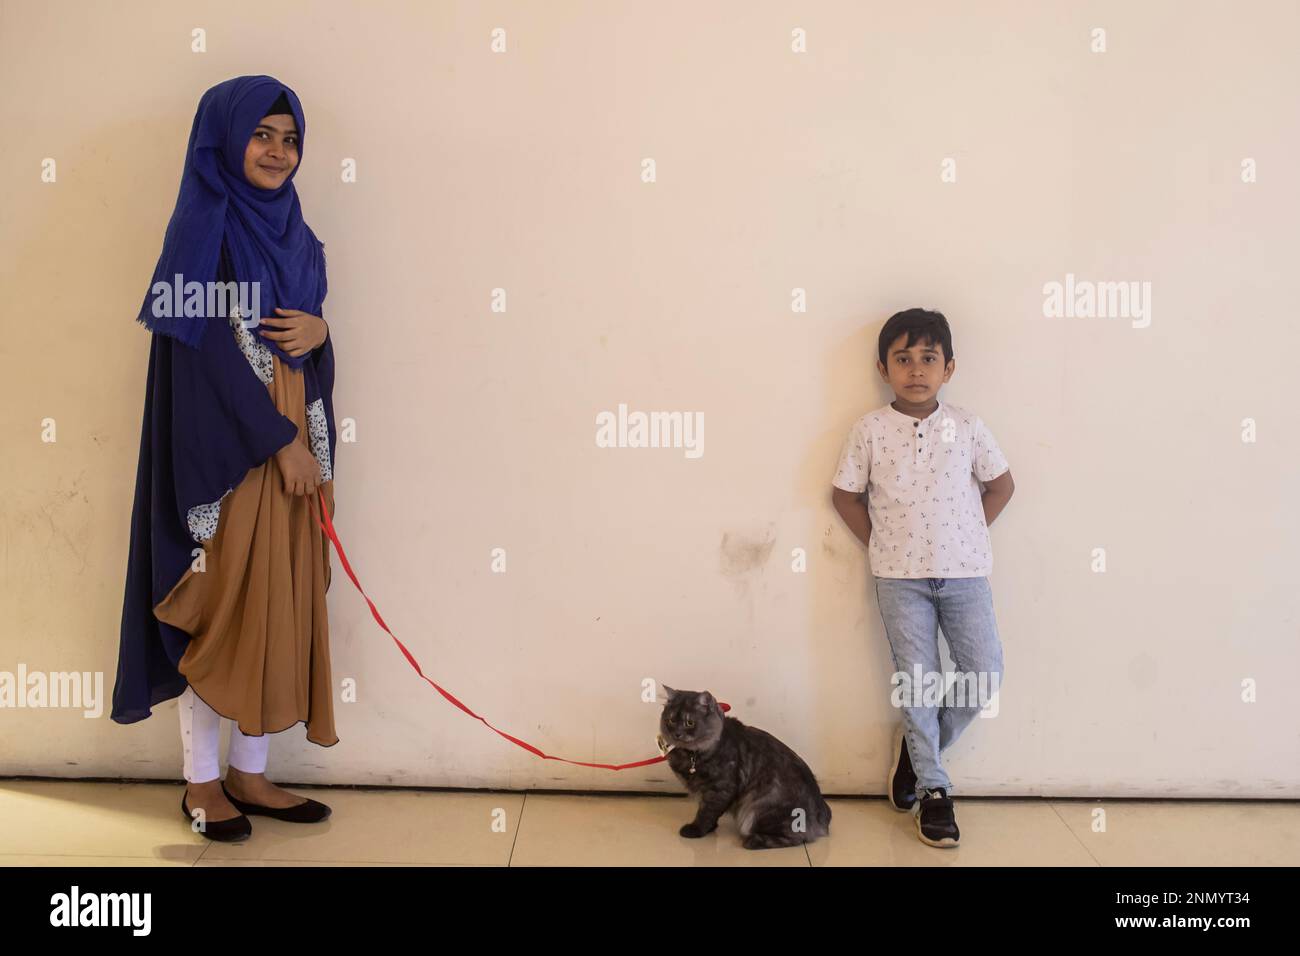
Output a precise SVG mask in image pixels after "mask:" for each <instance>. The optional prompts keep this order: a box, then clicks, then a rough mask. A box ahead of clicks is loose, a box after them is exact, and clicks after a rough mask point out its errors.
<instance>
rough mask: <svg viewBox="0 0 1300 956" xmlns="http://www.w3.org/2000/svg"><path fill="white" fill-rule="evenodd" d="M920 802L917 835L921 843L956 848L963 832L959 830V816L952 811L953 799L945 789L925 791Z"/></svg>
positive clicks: (917, 816)
mask: <svg viewBox="0 0 1300 956" xmlns="http://www.w3.org/2000/svg"><path fill="white" fill-rule="evenodd" d="M920 802H921V810H920V812H919V813H917V815H916V833H917V835H918V836H919V837H920V838H921V842H922V843H926V844H929V845H930V846H938V847H950V846H956V845H957V841H959V840H960V839H961V831H960V830H958V829H957V816H956V814H954V813H953V811H952V798H951V797H950V796H948V792H947V791H946V790H944V788H943V787H938V788H936V789H934V790H925V791H924V792H922V794H921V801H920Z"/></svg>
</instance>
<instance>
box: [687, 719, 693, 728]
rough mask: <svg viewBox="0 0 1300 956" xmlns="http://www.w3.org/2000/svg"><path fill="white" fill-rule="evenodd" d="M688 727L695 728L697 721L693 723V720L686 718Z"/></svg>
mask: <svg viewBox="0 0 1300 956" xmlns="http://www.w3.org/2000/svg"><path fill="white" fill-rule="evenodd" d="M686 726H687V727H694V726H695V721H693V720H691V718H689V717H687V718H686Z"/></svg>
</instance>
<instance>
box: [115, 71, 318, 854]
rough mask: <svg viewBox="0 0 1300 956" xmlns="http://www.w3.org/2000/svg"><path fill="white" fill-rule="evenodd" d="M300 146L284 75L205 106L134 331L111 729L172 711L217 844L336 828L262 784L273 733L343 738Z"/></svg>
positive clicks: (195, 802) (302, 131)
mask: <svg viewBox="0 0 1300 956" xmlns="http://www.w3.org/2000/svg"><path fill="white" fill-rule="evenodd" d="M306 132H307V130H306V122H305V120H304V118H303V113H302V106H301V104H300V103H299V101H298V97H297V95H296V94H295V93H294V92H293V90H291V89H290V88H289V87H287V86H285V85H284V84H283V83H281V82H280V81H279V80H276V79H275V78H274V77H270V76H240V77H235V78H234V79H231V80H227V81H225V82H224V83H219V84H217V85H216V86H214V87H212V89H210V90H208V91H207V92H206V93H204V94H203V97H202V99H201V100H200V101H199V108H198V112H197V113H196V114H195V116H194V124H193V127H192V128H191V131H190V139H189V145H188V147H187V149H186V153H185V166H184V170H183V171H182V173H181V184H180V192H179V195H178V196H177V199H176V207H175V210H174V211H173V212H172V217H171V221H170V222H169V223H168V226H167V232H166V235H165V237H164V240H163V247H162V252H161V254H160V255H159V257H158V264H157V267H156V268H155V269H154V275H153V280H152V281H151V283H150V286H149V289H148V291H147V292H146V294H145V299H144V304H143V305H142V306H141V308H140V312H139V316H138V321H139V322H140V323H141V324H143V325H144V326H145V327H146V328H148V329H149V330H150V331H151V332H152V336H151V342H150V349H149V372H148V378H147V380H146V383H145V403H144V422H143V426H142V429H141V436H140V459H139V466H138V468H137V472H136V488H135V504H134V508H133V511H132V516H131V544H130V553H129V556H128V559H127V573H126V593H125V598H124V601H123V609H122V629H121V641H120V648H119V654H118V669H117V682H116V684H115V686H114V689H113V709H112V714H111V716H112V718H113V720H115V721H117V722H118V723H123V724H128V723H133V722H135V721H139V720H143V719H144V718H146V717H148V716H149V715H150V713H151V708H152V707H153V706H154V705H156V704H159V703H161V702H162V701H165V700H170V699H172V698H179V699H178V703H177V706H178V711H179V713H180V723H181V742H182V745H183V748H184V754H185V767H184V771H185V779H186V781H187V784H188V785H187V787H186V792H185V795H184V797H183V798H182V800H181V809H182V812H183V813H184V814H185V816H186V817H187V818H189V817H190V816H191V814H192V812H196V811H198V810H200V809H201V810H202V811H203V814H202V815H201V817H200V819H202V820H203V821H204V822H203V825H202V832H203V833H204V834H205V835H206V836H207V837H209V838H211V839H218V840H239V839H244V838H245V837H247V836H248V835H249V833H250V832H251V830H252V827H251V825H250V823H249V821H248V818H247V816H246V815H253V814H261V815H265V816H273V817H277V818H280V819H286V820H291V821H295V822H303V823H308V822H316V821H319V820H323V819H324V818H325V817H327V816H328V815H329V812H330V811H329V808H328V807H326V806H325V805H324V804H321V803H317V802H316V801H314V800H310V799H306V798H304V797H301V796H299V795H297V794H292V793H289V792H288V791H285V790H282V789H280V788H279V787H276V786H275V785H274V784H272V783H270V782H269V781H268V780H267V779H266V776H265V773H264V771H265V769H266V761H267V749H268V746H269V740H270V738H269V735H270V734H273V733H278V732H280V731H283V730H286V729H288V728H290V727H293V726H295V725H297V724H299V723H304V724H305V725H306V736H307V739H308V740H309V741H311V742H312V743H316V744H319V745H321V746H323V747H331V746H333V745H334V744H335V743H337V742H338V737H337V735H336V734H335V732H334V711H333V696H332V680H331V676H330V658H329V626H328V619H327V616H326V609H325V592H326V590H327V589H328V587H329V581H330V565H329V542H328V539H326V538H325V537H324V535H323V533H322V532H321V529H320V526H319V524H318V521H319V520H320V509H321V503H322V501H323V502H324V504H325V507H326V508H328V511H329V514H330V515H331V517H332V516H333V514H334V490H333V487H334V482H333V469H334V447H335V434H336V433H335V427H334V409H333V401H332V399H333V388H334V350H333V345H332V343H331V341H330V336H329V328H328V326H327V325H326V323H325V320H324V318H323V309H322V305H323V303H324V300H325V294H326V281H325V255H324V248H323V246H322V244H321V242H320V241H319V240H318V239H317V238H316V236H315V234H314V233H313V232H312V231H311V228H310V227H309V226H308V225H307V223H306V221H304V219H303V217H302V207H301V203H300V202H299V198H298V193H297V190H296V189H295V188H294V184H293V179H294V176H295V175H296V174H297V171H298V168H299V165H300V164H301V162H302V156H303V152H304V142H305V139H306ZM223 717H224V718H227V719H229V720H231V721H232V726H231V731H230V751H229V757H228V761H229V773H228V776H227V778H226V780H225V781H224V783H223V782H222V780H221V773H220V764H219V761H218V744H219V740H220V726H221V725H220V721H221V718H223ZM196 826H198V824H196Z"/></svg>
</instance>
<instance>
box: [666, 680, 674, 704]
mask: <svg viewBox="0 0 1300 956" xmlns="http://www.w3.org/2000/svg"><path fill="white" fill-rule="evenodd" d="M663 689H664V690H665V691H667V693H668V696H667V697H665V698H664V703H665V704H666V703H668V702H669V701H670V700H672V699H673V698H674V697H676V696H677V691H675V690H673V689H672V688H671V687H669V686H668V685H667V684H664V685H663Z"/></svg>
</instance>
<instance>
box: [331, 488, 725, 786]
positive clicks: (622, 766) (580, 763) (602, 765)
mask: <svg viewBox="0 0 1300 956" xmlns="http://www.w3.org/2000/svg"><path fill="white" fill-rule="evenodd" d="M316 499H317V501H319V502H320V513H321V517H323V518H324V519H325V520H324V521H323V522H322V521H321V520H320V518H317V519H316V523H317V524H319V525H320V526H321V530H323V531H324V532H325V534H326V536H327V537H328V538H329V539H330V541H332V542H333V543H334V550H335V551H337V552H338V553H339V561H341V562H342V563H343V570H344V571H346V572H347V573H348V577H350V578H351V579H352V583H353V584H354V585H356V588H357V590H358V591H360V592H361V596H362V597H363V598H365V599H366V603H367V604H369V605H370V613H371V614H372V615H373V616H374V618H375V620H376V621H377V622H379V626H380V627H382V628H383V629H384V631H385V632H387V634H388V636H389V637H391V638H392V639H393V642H394V643H395V644H397V646H398V648H399V649H400V650H401V652H402V654H403V655H404V656H405V657H406V660H407V662H408V663H409V664H410V665H411V666H412V667H414V668H415V672H416V673H417V674H419V675H420V676H421V677H422V678H424V680H426V681H428V683H429V685H430V686H431V687H433V689H434V690H436V691H437V692H438V693H439V694H441V695H442V696H443V697H445V698H447V700H449V701H450V702H451V703H453V704H455V705H456V706H457V707H459V708H460V709H461V710H463V711H465V713H467V714H469V715H470V716H471V717H473V718H474V719H475V720H481V721H483V723H484V724H486V725H487V726H488V728H490V729H491V730H492V731H494V732H495V733H498V734H500V735H501V736H502V737H504V738H506V740H508V741H510V742H511V743H512V744H514V745H515V746H517V747H523V748H524V749H525V750H527V751H528V752H529V753H531V754H533V755H535V756H538V757H541V758H542V759H543V760H560V761H563V762H564V763H571V764H576V765H577V766H579V767H600V768H601V769H602V770H628V769H630V768H632V767H646V766H649V765H650V764H652V763H659V762H661V761H663V760H666V759H667V758H666V757H662V756H660V757H651V758H650V759H648V760H638V761H636V763H619V764H612V763H587V762H585V761H582V760H569V759H568V758H566V757H552V756H551V755H550V754H547V753H542V751H541V750H539V749H538V748H536V747H534V746H533V745H532V744H530V743H528V742H527V741H523V740H520V739H519V738H518V737H512V736H510V734H508V733H506V732H505V731H502V730H497V728H495V727H493V726H492V725H491V724H489V723H488V722H487V720H486V719H485V718H483V717H480V716H479V715H478V714H476V713H474V711H472V710H470V709H469V708H468V707H466V706H465V705H464V704H462V703H461V702H460V701H458V700H457V699H456V698H455V697H453V696H452V695H451V694H449V693H448V692H447V691H445V690H443V689H442V688H441V687H439V686H438V685H437V683H436V682H434V681H432V680H429V678H428V677H427V676H425V673H424V671H423V670H421V669H420V662H419V661H417V660H416V659H415V658H414V657H412V656H411V652H410V651H408V650H407V649H406V645H405V644H403V643H402V642H401V641H399V640H398V639H397V635H396V634H394V633H393V632H392V631H390V630H388V625H387V624H385V623H384V619H383V618H382V617H381V616H380V614H379V609H378V608H377V607H375V602H374V601H372V600H370V595H368V594H366V591H365V588H363V587H362V586H361V582H360V581H358V580H357V576H356V575H355V574H354V573H353V572H352V565H350V564H348V556H347V555H346V554H344V553H343V544H342V543H341V542H340V541H339V536H338V535H337V534H335V533H334V522H333V521H332V520H330V513H329V509H327V508H326V507H325V493H324V492H322V491H321V490H320V489H319V488H317V489H316ZM718 706H719V707H721V708H722V710H723V713H726V712H727V711H729V710H731V705H730V704H724V703H722V702H721V701H719V702H718Z"/></svg>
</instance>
